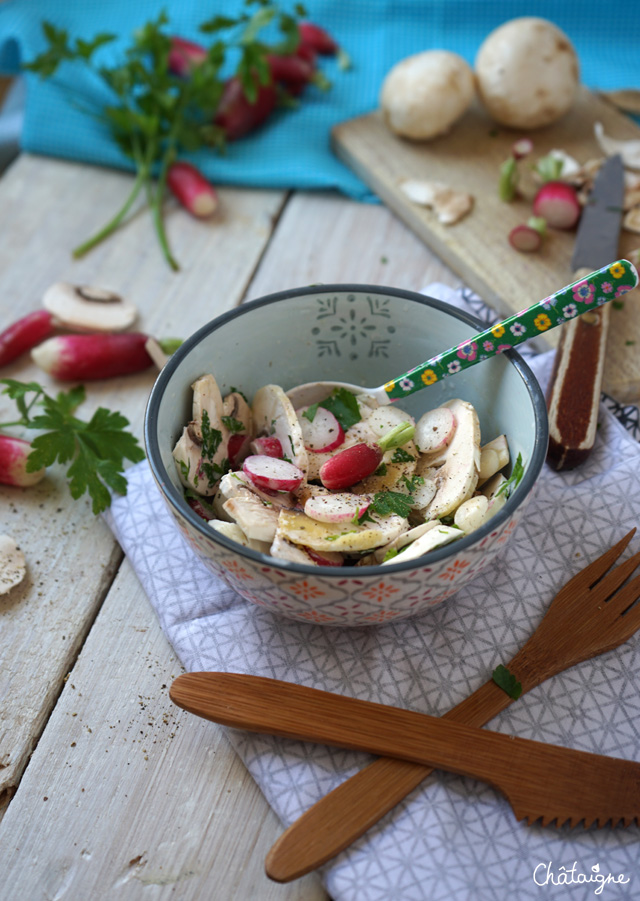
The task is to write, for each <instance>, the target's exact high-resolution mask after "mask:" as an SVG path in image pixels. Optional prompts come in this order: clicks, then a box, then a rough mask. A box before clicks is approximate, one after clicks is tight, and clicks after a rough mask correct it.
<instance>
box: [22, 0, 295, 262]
mask: <svg viewBox="0 0 640 901" xmlns="http://www.w3.org/2000/svg"><path fill="white" fill-rule="evenodd" d="M250 5H257V7H258V8H257V10H256V11H255V12H252V13H249V12H241V13H240V14H239V15H237V16H235V17H229V16H214V17H213V18H211V19H209V20H208V21H206V22H204V23H202V24H201V25H200V31H201V32H202V33H203V34H205V35H212V36H213V38H214V40H213V43H212V44H211V46H209V47H208V48H206V49H205V53H204V57H203V59H202V60H201V61H199V62H198V64H197V65H194V66H193V67H192V69H191V71H190V73H189V77H188V78H183V77H180V76H179V75H177V74H174V73H173V72H171V71H170V68H169V54H170V51H171V47H172V38H171V35H170V34H169V33H168V31H167V26H168V23H169V19H168V17H167V15H166V13H165V12H161V13H160V14H159V15H158V17H157V18H156V19H155V20H152V21H149V22H147V23H146V24H145V25H143V26H142V28H139V29H138V30H137V31H135V32H134V34H133V36H132V40H131V43H130V45H129V46H128V48H127V49H126V51H125V53H124V55H123V56H122V55H121V56H120V58H119V59H118V60H117V61H115V62H114V63H112V64H111V65H106V64H104V63H102V64H101V63H99V62H97V61H96V60H95V56H96V55H97V54H98V55H99V51H100V49H101V48H102V47H104V46H105V45H107V44H111V43H112V42H113V41H115V40H116V37H117V36H116V35H115V34H110V33H107V32H101V33H100V34H97V35H96V36H95V37H94V38H92V39H91V40H84V39H82V38H76V39H75V41H71V40H70V39H69V34H68V32H67V31H66V30H65V29H63V28H57V27H56V26H55V25H52V24H51V23H50V22H43V23H42V30H43V33H44V37H45V38H46V40H47V43H48V46H47V49H46V50H45V51H44V52H43V53H41V54H40V55H39V56H37V57H36V58H35V59H33V60H31V61H30V62H28V63H26V64H25V65H24V68H25V69H27V70H28V71H30V72H35V73H37V74H38V75H39V76H40V77H41V78H43V79H45V78H50V77H52V76H53V75H55V74H56V72H57V70H58V68H59V67H60V65H61V64H76V65H81V66H84V67H85V68H87V69H88V70H89V71H90V72H91V73H92V74H93V75H95V76H96V77H97V78H98V79H99V80H100V81H101V82H102V83H103V85H104V87H105V88H106V91H107V96H108V97H109V100H108V101H107V103H106V104H105V105H104V107H103V108H102V109H97V108H96V109H94V108H89V109H85V110H84V111H85V112H88V113H89V114H90V115H92V116H94V117H96V118H97V119H98V120H100V121H102V122H103V123H104V124H105V126H106V127H107V128H108V130H109V131H110V133H111V136H112V138H113V140H114V141H115V143H116V144H117V145H118V147H119V149H120V150H121V152H122V153H123V154H124V156H125V157H127V158H128V159H129V160H131V161H132V162H133V164H134V166H135V170H136V179H135V182H134V185H133V188H132V190H131V193H130V194H129V197H128V198H127V200H126V201H125V203H124V205H123V206H122V208H121V209H120V210H119V212H118V213H117V214H116V215H115V216H114V217H113V219H111V221H110V222H108V223H107V225H105V226H104V228H102V229H101V230H100V231H98V232H97V233H96V234H95V235H93V236H92V237H91V238H89V240H87V241H85V242H84V243H82V244H80V245H79V246H78V247H77V248H76V249H75V250H74V251H73V255H74V257H80V256H83V255H84V254H85V253H87V251H89V250H91V248H93V247H95V246H96V245H97V244H99V243H100V242H101V241H102V240H104V239H105V238H106V237H107V236H109V235H111V234H112V233H113V232H114V231H115V230H116V229H117V228H118V227H119V225H120V224H121V223H122V222H123V221H124V219H125V218H126V217H127V215H128V213H129V211H130V210H131V208H132V206H133V203H134V202H135V200H136V198H137V197H138V195H139V194H142V195H144V194H145V193H146V195H147V199H148V201H149V206H150V208H151V210H152V213H153V219H154V224H155V229H156V233H157V236H158V240H159V243H160V246H161V248H162V252H163V254H164V257H165V259H166V260H167V262H168V263H169V265H170V266H171V268H172V269H178V268H179V267H178V263H177V262H176V260H175V259H174V257H173V255H172V253H171V250H170V248H169V243H168V240H167V235H166V232H165V228H164V221H163V211H162V205H163V200H164V197H165V194H166V180H167V172H168V170H169V167H170V165H171V164H172V163H173V162H175V160H176V158H177V157H178V156H179V155H180V154H184V153H193V152H194V151H197V150H199V149H201V148H203V147H207V146H208V147H214V148H215V147H217V148H219V149H224V146H225V134H224V130H223V129H222V128H220V127H219V126H217V125H215V124H213V123H214V117H215V114H216V111H217V109H218V105H219V102H220V99H221V97H222V92H223V88H224V80H223V77H222V74H221V73H222V71H223V69H224V68H225V64H226V62H227V59H228V57H229V55H230V54H231V55H234V56H237V57H238V63H237V66H236V70H235V74H236V75H237V77H238V78H239V79H240V81H241V83H242V87H243V90H244V93H245V96H246V98H247V99H248V100H249V102H250V103H253V102H255V100H256V98H257V94H258V87H259V85H265V84H268V83H270V82H271V70H270V68H269V64H268V59H267V57H268V55H269V54H270V53H273V54H282V55H286V54H291V53H294V52H295V50H296V49H297V47H298V44H299V42H300V33H299V29H298V24H297V19H298V18H299V17H301V16H304V15H305V14H306V13H305V10H304V7H303V6H302V5H301V4H296V6H295V11H294V13H293V14H289V13H285V12H283V11H281V10H280V8H279V7H278V6H277V5H276V4H275V3H272V2H270V0H247V2H246V6H247V7H249V6H250ZM274 25H276V26H277V27H278V29H279V32H280V35H281V37H279V38H278V39H277V41H276V42H275V43H274V44H272V45H268V44H266V43H265V42H264V40H263V39H262V31H263V29H264V28H266V27H267V26H274ZM65 88H67V90H72V89H70V88H69V86H68V84H67V85H65ZM154 176H155V181H154Z"/></svg>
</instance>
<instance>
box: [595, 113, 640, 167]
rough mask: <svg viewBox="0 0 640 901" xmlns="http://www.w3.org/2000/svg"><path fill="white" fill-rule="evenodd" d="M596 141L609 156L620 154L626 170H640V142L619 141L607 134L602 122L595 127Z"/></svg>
mask: <svg viewBox="0 0 640 901" xmlns="http://www.w3.org/2000/svg"><path fill="white" fill-rule="evenodd" d="M593 130H594V133H595V136H596V141H597V142H598V144H599V145H600V149H601V150H602V152H603V153H605V154H606V155H607V156H614V155H615V154H616V153H619V154H620V156H621V157H622V162H623V164H624V166H625V168H628V169H640V140H638V139H637V138H632V139H630V140H626V141H619V140H617V139H616V138H612V137H610V136H609V135H607V134H605V131H604V125H603V124H602V122H596V123H595V124H594V126H593Z"/></svg>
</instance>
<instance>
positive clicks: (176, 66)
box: [169, 37, 207, 78]
mask: <svg viewBox="0 0 640 901" xmlns="http://www.w3.org/2000/svg"><path fill="white" fill-rule="evenodd" d="M206 57H207V51H206V50H205V48H204V47H202V46H201V45H200V44H196V43H195V41H188V40H186V39H185V38H179V37H172V38H171V49H170V50H169V71H170V72H172V73H173V74H174V75H179V76H180V77H181V78H186V77H187V76H188V75H190V74H191V72H192V71H193V69H194V68H195V67H196V66H199V65H200V63H202V62H204V60H205V59H206Z"/></svg>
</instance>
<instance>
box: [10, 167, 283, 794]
mask: <svg viewBox="0 0 640 901" xmlns="http://www.w3.org/2000/svg"><path fill="white" fill-rule="evenodd" d="M130 185H131V178H130V176H128V175H125V174H122V173H116V172H107V171H104V170H100V169H97V168H92V167H89V166H77V165H73V164H69V163H63V162H59V161H55V160H50V159H45V158H38V157H29V156H24V157H22V158H20V159H19V160H18V161H17V162H16V163H14V164H13V165H12V166H11V167H10V169H9V170H8V171H7V173H6V174H5V175H4V177H3V178H2V180H0V209H2V211H3V223H4V225H3V228H2V241H0V324H1V325H2V327H5V326H6V325H7V324H8V323H9V322H11V321H13V320H14V319H16V318H17V317H18V316H19V315H23V314H25V313H27V312H30V311H31V310H34V309H37V308H38V307H39V306H40V299H41V297H42V295H43V293H44V291H45V289H46V288H47V287H48V286H49V285H50V284H51V283H52V282H55V281H60V280H62V281H65V280H66V281H72V282H76V283H85V284H86V283H89V284H97V285H102V286H105V287H109V288H112V289H114V290H116V291H118V292H119V293H121V294H123V295H124V296H126V297H128V298H130V299H131V300H132V301H133V302H134V303H135V304H136V305H137V306H138V308H139V310H140V321H139V323H138V327H139V328H140V329H141V330H143V331H146V332H149V333H151V334H158V335H160V336H169V335H176V334H177V335H179V336H181V337H186V336H187V335H188V334H190V333H191V332H193V331H194V330H195V329H196V328H198V327H199V326H200V325H202V324H204V323H205V322H207V321H208V320H209V319H211V318H213V317H214V316H216V315H218V314H219V313H222V312H223V311H225V310H228V309H230V308H231V307H233V306H234V305H236V304H237V303H238V302H239V300H240V298H241V297H242V296H243V294H244V291H245V289H246V285H247V283H248V282H249V280H250V278H251V276H252V274H253V270H254V268H255V266H256V265H257V262H258V260H259V259H260V257H261V255H262V253H263V250H264V247H265V245H266V244H267V242H268V240H269V237H270V235H271V231H272V228H273V221H274V219H275V217H276V216H277V214H278V212H279V210H280V207H281V205H282V203H283V202H284V198H285V194H284V193H283V192H277V191H264V192H259V191H242V190H224V191H221V192H220V194H221V206H222V209H221V215H220V217H218V218H216V219H214V220H212V221H211V222H207V223H203V222H199V221H195V220H193V219H192V218H191V217H189V216H188V215H187V214H186V213H185V212H184V211H182V210H181V209H179V208H178V207H177V206H175V205H174V204H171V203H169V204H168V229H169V235H170V239H171V240H172V242H173V244H174V247H175V252H176V255H177V256H178V258H179V259H180V260H181V261H182V264H183V266H184V269H183V271H182V272H181V273H179V274H173V273H171V272H170V270H169V269H168V267H167V266H166V265H165V264H164V262H163V261H162V260H161V258H160V255H159V251H158V249H157V246H156V242H155V239H154V237H153V233H152V224H151V220H150V217H149V216H148V215H147V214H146V213H144V214H142V213H140V214H138V215H136V216H135V217H134V219H133V220H132V221H131V222H130V223H129V224H127V225H126V226H125V227H124V228H123V229H122V231H121V232H120V233H119V234H118V235H117V236H115V237H113V238H111V239H110V240H109V241H108V242H106V243H105V244H104V246H102V247H99V248H97V249H96V250H95V251H93V252H92V253H91V254H89V255H88V256H87V257H86V258H85V259H83V260H81V261H78V262H76V261H73V260H72V259H71V257H70V250H71V248H72V247H73V246H74V245H75V244H77V243H78V242H79V241H81V240H83V238H85V237H86V236H87V235H88V234H90V233H92V232H93V231H94V230H96V229H97V228H98V227H99V226H100V225H101V224H102V223H103V222H104V221H105V220H106V219H107V218H108V217H109V216H110V215H112V214H113V212H114V210H115V209H116V208H117V206H118V204H120V203H122V202H123V199H124V197H125V196H126V193H127V191H128V190H129V189H130ZM2 376H10V377H12V378H18V379H24V380H30V379H32V378H35V379H38V380H39V381H40V382H42V383H43V384H44V385H46V386H48V387H49V388H50V389H51V390H53V391H57V390H59V388H60V385H55V386H54V385H53V384H52V382H51V380H50V379H49V378H48V377H47V376H45V375H44V374H43V373H42V372H40V370H37V369H36V367H35V366H33V365H32V364H31V363H30V361H29V360H26V361H21V362H20V363H16V364H15V365H11V366H9V367H7V368H6V369H5V370H3V371H2ZM153 379H154V372H153V371H152V370H149V371H148V372H145V373H142V374H140V375H136V376H129V377H127V378H123V379H112V380H108V381H105V382H100V383H98V382H96V383H92V384H91V385H90V386H89V389H88V399H87V402H86V404H84V405H83V407H82V408H81V409H80V411H79V415H81V416H82V417H89V416H90V415H91V413H92V412H93V410H94V409H95V408H96V407H97V406H100V405H102V406H106V407H108V408H111V409H119V410H121V411H122V412H123V413H124V414H125V416H127V417H128V418H129V419H130V421H131V424H132V430H133V431H134V432H135V433H136V435H137V436H138V437H141V435H142V420H143V415H144V407H145V403H146V399H147V397H148V393H149V390H150V388H151V385H152V384H153ZM14 414H15V410H14V408H13V405H12V404H11V402H10V401H9V400H8V399H7V398H6V397H3V396H1V395H0V421H6V420H7V419H9V418H11V419H13V418H15V415H14ZM2 532H8V533H9V534H13V535H14V537H15V538H16V540H17V541H18V542H19V544H20V546H21V547H22V548H23V550H24V552H25V554H26V556H27V562H28V567H29V577H28V579H27V580H26V581H25V582H24V583H23V584H22V585H21V586H19V587H18V588H17V589H15V590H14V591H12V592H11V593H10V594H9V595H7V596H5V597H2V598H0V698H1V699H2V700H1V702H0V799H2V798H3V797H5V799H6V796H7V795H8V794H10V793H11V791H12V790H13V788H14V787H15V786H16V784H17V782H18V780H19V778H20V774H21V772H22V770H23V768H24V766H25V764H26V761H27V760H28V757H29V754H30V753H31V750H32V748H33V745H34V742H35V741H36V739H37V737H38V735H39V734H40V731H41V729H42V726H43V724H44V723H45V721H46V719H47V716H48V715H49V712H50V710H51V706H52V703H53V701H54V700H55V697H56V696H57V694H58V692H59V690H60V687H61V684H62V679H63V678H64V676H65V674H66V673H67V672H68V670H69V668H70V667H71V666H72V665H73V661H74V659H75V657H76V655H77V651H78V648H79V647H80V645H81V644H82V641H83V639H84V636H85V635H86V632H87V630H88V628H89V627H90V625H91V623H92V621H93V619H94V618H95V615H96V612H97V610H98V608H99V606H100V604H101V602H102V600H103V598H104V595H105V593H106V591H107V590H108V587H109V585H110V582H111V580H112V578H113V575H114V572H115V570H116V568H117V566H118V563H119V560H120V551H119V549H118V548H117V545H116V543H115V541H114V539H113V537H112V536H111V533H110V532H109V530H108V529H107V528H106V526H105V525H104V524H103V523H102V522H101V521H98V520H95V519H94V517H93V516H92V514H91V512H90V509H89V505H88V504H87V503H86V502H85V501H82V502H79V503H78V502H74V501H72V500H71V498H70V496H69V493H68V491H67V488H66V483H65V478H64V474H63V472H62V470H61V469H60V468H58V467H53V468H52V469H51V472H50V474H49V475H48V476H47V478H46V479H45V480H44V481H43V482H42V483H41V484H40V485H39V486H37V488H35V489H33V490H29V491H23V490H20V489H15V488H8V487H6V486H5V487H1V486H0V533H2Z"/></svg>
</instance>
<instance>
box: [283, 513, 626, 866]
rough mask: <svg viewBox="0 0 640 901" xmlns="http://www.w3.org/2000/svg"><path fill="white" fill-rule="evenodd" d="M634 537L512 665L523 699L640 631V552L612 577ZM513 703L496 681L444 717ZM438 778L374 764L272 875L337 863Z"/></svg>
mask: <svg viewBox="0 0 640 901" xmlns="http://www.w3.org/2000/svg"><path fill="white" fill-rule="evenodd" d="M635 531H636V530H635V529H632V530H631V532H629V533H628V534H627V535H625V537H624V538H623V539H622V540H621V541H619V542H618V543H617V544H616V545H614V546H613V547H612V548H610V550H608V551H606V553H604V554H603V555H602V556H601V557H598V559H597V560H594V561H593V563H591V564H589V566H587V567H586V568H585V569H583V570H582V571H581V572H579V573H578V574H577V575H575V576H574V577H573V578H572V579H571V580H570V581H569V582H567V584H566V585H565V586H564V588H561V589H560V591H559V592H558V594H557V595H556V596H555V598H554V599H553V601H552V602H551V604H550V606H549V608H548V610H547V612H546V614H545V616H544V618H543V619H542V621H541V622H540V624H539V625H538V628H537V629H536V631H535V632H534V633H533V635H532V636H531V638H529V640H528V641H527V642H526V644H525V645H524V646H523V647H522V649H521V650H520V651H518V653H517V654H516V655H515V657H513V659H512V660H511V661H510V662H509V663H508V664H507V668H508V670H509V671H510V672H511V673H513V674H514V675H515V677H516V678H517V680H518V681H519V682H521V683H522V693H523V694H524V692H526V691H530V690H531V689H532V688H535V687H536V685H539V684H540V683H541V682H544V681H545V679H548V678H549V677H550V676H553V675H555V674H556V673H561V672H562V671H563V670H565V669H568V668H569V667H571V666H573V665H574V664H576V663H580V661H582V660H588V659H589V658H591V657H596V656H597V655H598V654H602V653H604V652H605V651H610V650H612V649H613V648H617V647H618V646H619V645H621V644H623V643H624V642H625V641H627V639H629V638H630V637H631V636H632V635H633V634H634V632H635V631H636V630H637V629H638V627H640V605H639V606H637V607H634V608H633V609H629V608H630V607H631V605H632V604H633V603H634V601H635V600H637V598H638V597H640V576H637V577H636V578H635V579H633V580H632V581H631V582H629V583H628V584H627V585H624V587H621V586H623V583H624V582H625V581H626V580H627V579H628V577H629V576H630V575H631V573H632V572H633V571H634V570H635V568H636V567H637V566H638V564H639V563H640V553H638V554H635V556H633V557H630V558H629V559H628V560H626V561H625V562H623V563H621V564H620V565H619V566H618V567H616V568H615V569H613V570H612V571H611V572H608V571H609V570H610V569H611V567H612V566H613V564H614V563H615V561H616V560H617V559H618V557H619V556H620V555H621V554H622V552H623V551H624V549H625V548H626V547H627V545H628V544H629V542H630V541H631V538H632V537H633V535H634V534H635ZM606 573H607V575H605V574H606ZM512 703H513V699H512V698H511V697H509V695H507V694H506V692H504V691H503V690H502V689H501V688H498V686H497V685H496V684H495V683H494V682H493V680H489V681H488V682H486V683H485V684H484V685H482V686H481V687H480V688H479V689H478V690H477V691H474V692H473V694H471V695H470V696H469V697H468V698H466V699H465V700H464V701H462V702H461V703H460V704H458V705H457V706H456V707H454V708H453V709H452V710H449V711H448V712H447V713H446V714H444V716H445V717H446V718H447V719H451V720H454V721H455V722H458V723H464V724H466V725H469V726H484V725H485V724H486V723H488V722H489V720H491V719H492V718H493V717H494V716H497V714H498V713H500V712H501V711H502V710H505V709H506V708H507V707H508V706H509V705H510V704H512ZM431 772H433V768H431V767H426V766H423V765H421V764H415V763H410V762H408V761H403V760H399V759H396V758H389V757H380V758H379V759H377V760H375V761H374V762H373V763H371V764H370V765H369V766H367V767H365V769H363V770H361V771H360V772H359V773H357V774H356V775H355V776H352V777H351V778H350V779H347V780H346V781H345V782H343V783H342V784H341V785H339V786H338V787H337V788H335V789H334V790H333V791H332V792H330V793H329V794H328V795H326V796H325V797H324V798H322V799H321V800H320V801H318V802H317V803H316V804H315V805H314V806H313V807H311V808H310V809H309V810H307V811H306V812H305V813H304V814H303V815H302V816H301V817H300V818H299V819H298V820H296V822H295V823H293V824H292V825H291V826H289V828H288V829H287V830H286V831H285V832H284V833H283V834H282V835H281V836H280V838H279V839H278V840H277V841H276V842H275V844H274V845H273V847H272V848H271V850H270V851H269V854H268V855H267V858H266V872H267V875H268V876H269V877H270V878H271V879H273V880H275V881H276V882H289V881H291V880H292V879H298V878H299V877H300V876H304V875H305V873H309V872H310V871H311V870H314V869H316V867H319V866H321V865H322V864H324V863H326V862H327V861H328V860H331V858H333V857H335V855H336V854H339V853H340V852H341V851H343V850H344V849H345V848H347V847H348V846H349V845H350V844H352V842H354V841H355V840H356V839H357V838H359V837H360V836H361V835H363V833H365V832H366V831H367V829H369V828H370V827H371V826H373V825H374V823H377V822H378V820H380V819H381V818H382V817H383V816H384V815H385V814H386V813H388V812H389V811H390V810H391V809H392V808H393V807H395V805H396V804H398V803H399V802H400V801H401V800H402V799H403V798H404V797H406V795H408V794H409V792H411V791H412V790H413V789H414V788H416V786H418V785H419V784H420V783H421V782H422V780H423V779H424V778H425V777H426V776H428V775H429V773H431Z"/></svg>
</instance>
